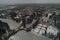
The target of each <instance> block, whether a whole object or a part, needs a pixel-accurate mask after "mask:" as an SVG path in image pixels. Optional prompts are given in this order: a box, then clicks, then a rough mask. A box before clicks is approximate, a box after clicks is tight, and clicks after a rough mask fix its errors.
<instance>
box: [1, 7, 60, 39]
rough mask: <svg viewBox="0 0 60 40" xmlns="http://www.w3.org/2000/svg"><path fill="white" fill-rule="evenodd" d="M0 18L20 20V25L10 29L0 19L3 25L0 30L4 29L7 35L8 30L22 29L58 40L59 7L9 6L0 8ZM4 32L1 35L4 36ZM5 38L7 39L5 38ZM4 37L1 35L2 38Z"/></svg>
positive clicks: (59, 32) (59, 25)
mask: <svg viewBox="0 0 60 40" xmlns="http://www.w3.org/2000/svg"><path fill="white" fill-rule="evenodd" d="M0 19H11V20H13V21H14V22H16V23H20V22H22V23H21V25H22V26H20V27H19V28H17V29H16V30H11V29H10V28H9V26H7V25H8V24H7V23H5V24H4V22H2V20H1V23H0V24H3V25H5V26H3V27H0V30H1V31H2V30H5V31H6V32H5V31H4V33H6V35H9V34H10V33H9V32H12V33H16V32H17V31H18V30H20V29H22V30H25V31H26V32H32V33H33V34H35V35H37V36H40V35H42V36H47V37H48V38H51V39H53V40H56V39H59V40H60V9H57V8H46V7H39V8H33V7H25V8H19V9H18V8H16V7H10V8H9V9H0ZM0 26H1V25H0ZM6 26H7V27H6ZM5 27H6V28H5ZM4 33H3V35H2V36H4ZM6 35H5V36H6ZM8 37H9V36H8ZM5 39H6V40H7V38H5ZM5 39H4V38H3V37H2V40H5Z"/></svg>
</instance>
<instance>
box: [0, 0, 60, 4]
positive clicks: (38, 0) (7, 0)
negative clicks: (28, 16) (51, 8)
mask: <svg viewBox="0 0 60 40" xmlns="http://www.w3.org/2000/svg"><path fill="white" fill-rule="evenodd" d="M18 3H21V4H24V3H60V0H0V4H18Z"/></svg>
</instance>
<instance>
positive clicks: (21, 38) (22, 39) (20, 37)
mask: <svg viewBox="0 0 60 40" xmlns="http://www.w3.org/2000/svg"><path fill="white" fill-rule="evenodd" d="M0 20H2V21H4V22H7V23H8V24H9V26H10V29H15V28H17V27H18V26H19V25H20V23H16V22H14V21H13V20H11V19H0ZM10 38H11V39H12V40H51V39H49V38H47V37H45V36H42V35H41V36H36V35H34V34H33V33H32V32H25V31H19V32H18V33H17V34H15V35H14V36H11V37H10Z"/></svg>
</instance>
